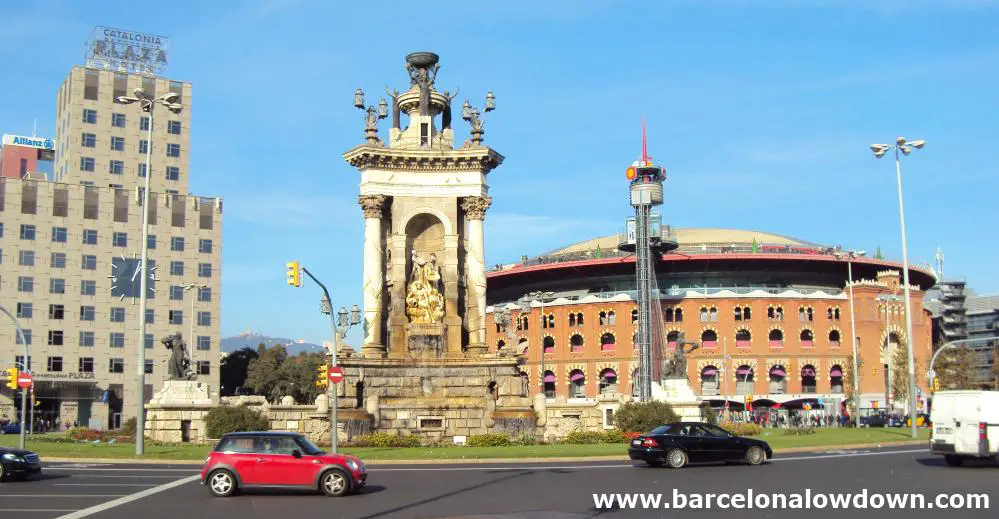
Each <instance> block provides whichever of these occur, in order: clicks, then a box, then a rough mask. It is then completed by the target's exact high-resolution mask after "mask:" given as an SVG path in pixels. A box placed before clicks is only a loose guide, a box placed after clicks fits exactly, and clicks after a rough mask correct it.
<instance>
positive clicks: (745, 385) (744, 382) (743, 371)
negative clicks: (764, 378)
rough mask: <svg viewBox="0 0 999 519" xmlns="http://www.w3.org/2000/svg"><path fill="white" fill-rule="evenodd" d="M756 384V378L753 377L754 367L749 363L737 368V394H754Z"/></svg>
mask: <svg viewBox="0 0 999 519" xmlns="http://www.w3.org/2000/svg"><path fill="white" fill-rule="evenodd" d="M754 384H756V380H755V379H754V378H753V368H751V367H750V366H749V365H748V364H743V365H741V366H739V367H738V368H735V394H737V395H751V394H753V385H754Z"/></svg>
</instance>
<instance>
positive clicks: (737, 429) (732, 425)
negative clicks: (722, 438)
mask: <svg viewBox="0 0 999 519" xmlns="http://www.w3.org/2000/svg"><path fill="white" fill-rule="evenodd" d="M719 426H720V427H721V428H722V429H725V430H726V431H728V432H730V433H732V434H734V435H736V436H756V435H758V434H762V433H763V427H760V426H759V425H756V424H755V423H752V422H722V423H720V424H719Z"/></svg>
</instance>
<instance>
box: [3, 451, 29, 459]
mask: <svg viewBox="0 0 999 519" xmlns="http://www.w3.org/2000/svg"><path fill="white" fill-rule="evenodd" d="M3 459H5V460H10V461H24V460H22V459H21V457H20V456H18V455H17V454H13V453H10V452H8V453H6V454H4V455H3Z"/></svg>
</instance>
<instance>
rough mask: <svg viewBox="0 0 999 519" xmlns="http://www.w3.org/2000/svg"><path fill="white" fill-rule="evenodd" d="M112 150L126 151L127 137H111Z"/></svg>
mask: <svg viewBox="0 0 999 519" xmlns="http://www.w3.org/2000/svg"><path fill="white" fill-rule="evenodd" d="M111 151H125V138H124V137H111Z"/></svg>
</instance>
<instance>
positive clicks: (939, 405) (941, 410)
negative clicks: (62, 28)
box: [930, 391, 999, 467]
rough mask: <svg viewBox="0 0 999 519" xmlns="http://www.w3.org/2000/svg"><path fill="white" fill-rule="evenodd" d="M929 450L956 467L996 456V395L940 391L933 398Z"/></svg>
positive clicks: (998, 408)
mask: <svg viewBox="0 0 999 519" xmlns="http://www.w3.org/2000/svg"><path fill="white" fill-rule="evenodd" d="M932 405H933V407H932V411H931V412H930V420H931V421H932V423H933V431H932V436H930V450H931V451H932V452H933V453H934V454H942V455H943V456H944V459H946V460H947V464H948V465H950V466H952V467H957V466H959V465H961V464H962V463H964V460H966V459H973V458H985V459H995V457H996V454H997V452H999V391H940V392H938V393H936V394H935V395H933V404H932Z"/></svg>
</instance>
